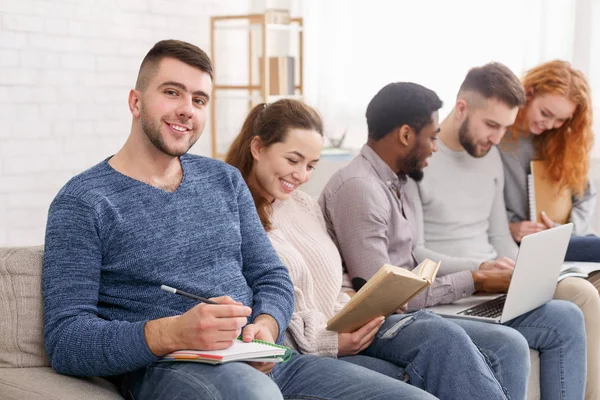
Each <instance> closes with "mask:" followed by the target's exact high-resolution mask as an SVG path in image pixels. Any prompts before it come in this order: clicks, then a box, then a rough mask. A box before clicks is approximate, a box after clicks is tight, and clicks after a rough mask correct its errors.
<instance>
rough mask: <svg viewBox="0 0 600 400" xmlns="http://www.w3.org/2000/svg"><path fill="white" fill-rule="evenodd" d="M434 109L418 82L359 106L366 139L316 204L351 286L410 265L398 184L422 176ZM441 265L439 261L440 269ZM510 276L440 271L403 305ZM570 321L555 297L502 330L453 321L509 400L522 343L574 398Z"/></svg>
mask: <svg viewBox="0 0 600 400" xmlns="http://www.w3.org/2000/svg"><path fill="white" fill-rule="evenodd" d="M517 82H518V81H517ZM522 91H523V90H522V87H521V93H522ZM523 98H524V94H523ZM440 107H441V101H440V100H439V98H438V97H437V95H435V93H434V92H432V91H431V90H429V89H426V88H424V87H422V86H420V85H416V84H412V83H392V84H390V85H387V86H386V87H384V88H383V89H382V90H381V91H379V93H378V94H377V95H376V96H375V97H374V98H373V99H372V100H371V102H370V103H369V106H368V108H367V125H368V128H369V139H368V141H367V144H366V145H365V146H364V147H363V148H362V150H361V153H360V154H359V155H358V156H357V157H356V158H355V159H354V160H352V162H351V163H350V164H349V165H348V166H346V167H345V168H342V169H341V170H340V171H338V172H337V173H336V174H334V176H333V177H332V178H331V179H330V181H329V182H328V184H327V185H326V187H325V189H324V190H323V193H322V194H321V197H320V199H319V202H320V205H321V208H322V209H323V213H324V216H325V221H326V223H327V227H328V230H329V232H330V234H331V236H332V238H333V240H334V242H335V243H336V245H337V246H338V248H339V250H340V252H341V254H342V258H343V260H344V263H345V265H346V268H347V270H348V273H349V274H350V277H351V278H352V281H353V284H354V287H355V289H358V288H359V287H360V286H362V284H364V282H365V281H366V280H367V279H369V278H370V277H371V276H372V275H373V274H374V273H375V272H376V271H377V270H378V269H379V268H380V267H381V266H382V265H383V264H384V263H390V264H394V265H398V266H402V267H404V268H407V269H413V268H414V267H415V265H416V261H417V260H415V258H414V254H413V248H414V246H415V244H416V242H417V230H418V226H417V224H416V222H417V221H418V219H417V218H416V217H415V209H414V204H411V202H410V201H408V197H407V193H406V182H407V179H408V177H411V178H413V179H415V180H417V181H418V180H420V179H421V178H422V177H423V168H424V167H425V166H426V165H427V158H428V157H429V156H430V155H431V154H432V153H433V152H435V151H436V150H437V143H436V139H437V133H438V130H439V128H438V122H437V121H438V113H437V110H438V109H439V108H440ZM501 193H502V192H501V191H500V195H501ZM449 211H450V212H452V211H453V210H452V209H450V210H449ZM443 265H444V262H442V268H443ZM511 275H512V269H511V268H506V269H498V268H491V266H490V268H483V269H477V270H471V269H470V268H469V269H467V270H464V271H459V272H455V273H451V274H447V275H445V276H442V277H440V278H437V279H436V281H435V283H434V284H433V285H432V286H431V287H430V288H429V289H428V290H427V291H426V292H425V293H422V294H421V295H419V296H417V297H416V298H415V299H413V300H412V301H411V302H410V303H409V309H410V310H417V309H420V308H423V307H425V306H429V305H434V304H438V303H449V302H453V301H455V300H457V299H460V298H462V297H465V296H468V295H471V294H472V293H473V292H474V291H492V292H494V291H502V290H504V289H505V288H506V287H507V286H508V283H509V281H510V277H511ZM565 318H567V319H569V318H575V320H574V321H571V323H572V325H571V327H570V328H568V329H565V328H563V329H559V328H558V325H561V324H559V321H561V320H562V323H564V319H565ZM577 318H579V320H578V321H577ZM539 321H543V324H544V326H552V327H554V326H556V330H553V333H552V334H550V335H543V334H542V331H543V329H541V328H540V329H537V328H532V327H531V326H533V325H535V326H537V323H538V322H539ZM578 324H581V313H580V312H579V310H578V309H577V308H576V307H575V306H574V305H572V304H570V303H568V302H558V301H553V302H550V303H549V304H547V305H545V306H543V307H541V308H539V309H538V310H536V311H534V312H532V313H528V314H525V315H523V316H521V317H519V318H516V319H515V320H513V321H511V323H509V325H510V327H509V326H503V325H494V324H486V323H482V322H475V321H465V322H464V323H462V322H461V323H460V325H461V327H463V329H465V331H466V333H467V334H469V336H470V337H471V338H472V339H473V341H474V342H475V343H476V344H477V345H478V346H479V348H481V349H482V351H483V352H484V353H485V354H486V355H487V356H488V357H489V359H490V360H491V366H492V368H493V370H494V372H495V373H496V375H497V377H498V379H499V380H500V382H502V383H503V385H504V386H505V387H510V388H511V391H512V392H510V393H509V395H510V396H511V398H525V393H526V380H527V377H526V376H523V375H524V374H523V373H522V371H519V368H517V367H516V366H515V364H514V363H515V362H519V361H521V360H523V357H525V358H528V350H527V346H528V345H529V346H531V347H534V348H536V349H539V350H540V351H547V354H545V356H546V357H545V359H546V360H547V362H548V363H549V364H552V365H551V367H549V368H552V369H553V371H559V372H560V373H562V374H566V375H568V376H569V381H570V382H573V384H572V385H571V386H570V387H569V388H568V389H572V390H573V392H568V393H570V394H573V393H577V394H575V395H574V396H573V398H578V397H581V396H579V394H578V392H576V390H577V389H576V388H575V389H573V388H572V387H576V386H577V385H581V384H582V383H583V382H584V380H585V377H582V376H581V375H585V365H582V363H581V362H578V361H573V360H570V357H569V355H571V354H579V353H577V352H575V353H571V352H570V350H569V346H575V344H576V343H577V341H581V340H582V337H583V332H582V331H583V327H581V326H580V325H578ZM568 325H569V323H564V325H562V326H568ZM525 326H528V328H525ZM578 326H579V327H580V329H579V330H578V329H577V327H578ZM513 328H514V329H513ZM525 331H527V332H525ZM530 339H531V341H530ZM567 343H568V344H567ZM561 354H562V355H565V356H566V357H567V358H569V363H566V365H568V369H569V371H565V369H566V368H567V367H564V368H563V367H562V366H561V365H559V364H560V363H559V360H562V361H565V360H564V359H561V358H560V356H561ZM571 358H572V357H571ZM564 376H565V375H563V377H564ZM547 378H548V379H544V381H547V380H551V381H552V380H553V379H552V378H553V377H547ZM554 382H556V385H557V386H554V387H552V388H550V384H548V387H547V388H546V390H545V392H544V393H546V394H547V395H548V398H553V396H552V395H551V393H552V390H555V391H556V392H557V393H564V390H566V389H565V388H563V387H562V386H561V387H559V386H560V385H563V382H564V379H561V378H560V377H557V379H556V380H554ZM581 392H583V391H582V390H581Z"/></svg>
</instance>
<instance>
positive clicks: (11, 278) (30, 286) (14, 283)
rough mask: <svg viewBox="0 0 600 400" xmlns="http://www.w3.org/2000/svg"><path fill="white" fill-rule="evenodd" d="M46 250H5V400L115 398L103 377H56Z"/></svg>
mask: <svg viewBox="0 0 600 400" xmlns="http://www.w3.org/2000/svg"><path fill="white" fill-rule="evenodd" d="M42 253H43V248H42V247H41V246H37V247H0V321H1V322H0V399H2V400H49V399H50V400H82V399H86V400H115V399H122V397H121V396H120V395H119V393H118V392H117V390H116V388H115V387H114V386H113V385H112V384H111V383H109V382H108V381H106V380H104V379H100V378H87V379H83V378H74V377H70V376H65V375H59V374H57V373H56V372H55V371H54V370H53V369H52V368H51V367H50V363H49V362H48V358H47V357H46V353H45V352H44V345H43V317H42V293H41V273H42Z"/></svg>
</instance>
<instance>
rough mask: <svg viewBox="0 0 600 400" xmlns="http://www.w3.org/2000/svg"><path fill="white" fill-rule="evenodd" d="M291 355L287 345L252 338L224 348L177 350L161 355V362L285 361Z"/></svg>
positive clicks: (236, 341) (237, 341) (235, 342)
mask: <svg viewBox="0 0 600 400" xmlns="http://www.w3.org/2000/svg"><path fill="white" fill-rule="evenodd" d="M291 356H292V350H291V349H290V348H289V347H285V346H281V345H278V344H274V343H269V342H263V341H262V340H253V341H251V342H248V343H246V342H243V341H242V340H240V339H238V340H235V341H234V342H233V345H232V346H231V347H229V348H227V349H224V350H179V351H175V352H173V353H169V354H167V355H166V356H164V357H162V358H161V359H160V360H159V361H161V362H173V361H185V362H199V363H205V364H223V363H227V362H231V361H253V362H285V361H287V360H289V359H290V357H291Z"/></svg>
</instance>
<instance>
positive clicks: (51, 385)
mask: <svg viewBox="0 0 600 400" xmlns="http://www.w3.org/2000/svg"><path fill="white" fill-rule="evenodd" d="M0 399H3V400H21V399H28V400H81V399H85V400H117V399H120V400H123V398H122V397H121V396H120V395H119V393H118V392H117V389H116V388H115V387H114V386H113V385H112V384H111V383H110V382H108V381H107V380H104V379H100V378H75V377H72V376H66V375H59V374H57V373H56V371H54V370H53V369H52V368H50V367H45V368H44V367H42V368H3V369H2V370H0Z"/></svg>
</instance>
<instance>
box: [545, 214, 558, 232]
mask: <svg viewBox="0 0 600 400" xmlns="http://www.w3.org/2000/svg"><path fill="white" fill-rule="evenodd" d="M541 215H542V222H543V223H544V225H546V228H547V229H550V228H554V227H555V226H557V225H560V224H557V223H556V222H554V221H552V220H551V219H550V217H549V216H548V215H547V214H546V212H545V211H542V214H541Z"/></svg>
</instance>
